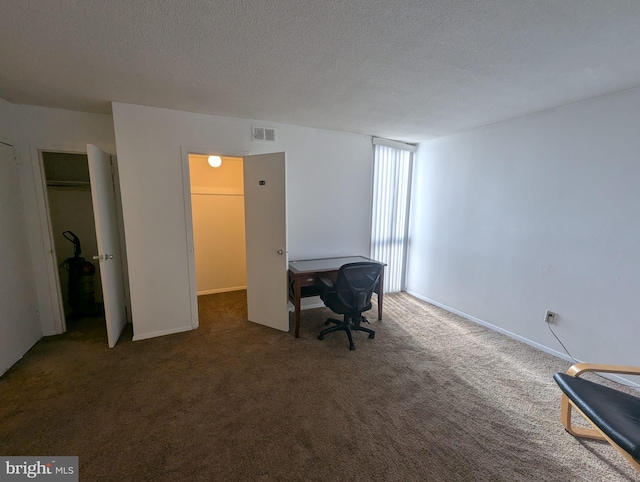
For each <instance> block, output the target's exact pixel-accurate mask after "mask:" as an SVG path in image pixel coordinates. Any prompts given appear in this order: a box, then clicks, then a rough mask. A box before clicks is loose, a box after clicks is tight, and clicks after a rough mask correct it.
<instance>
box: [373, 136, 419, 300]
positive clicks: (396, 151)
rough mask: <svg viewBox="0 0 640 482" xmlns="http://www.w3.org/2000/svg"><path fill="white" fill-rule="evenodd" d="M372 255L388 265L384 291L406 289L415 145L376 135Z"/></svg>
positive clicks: (374, 141) (374, 140)
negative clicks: (405, 275)
mask: <svg viewBox="0 0 640 482" xmlns="http://www.w3.org/2000/svg"><path fill="white" fill-rule="evenodd" d="M373 143H374V175H373V209H372V222H371V254H370V256H371V258H373V259H375V260H378V261H381V262H383V263H386V264H387V267H386V268H385V277H384V278H385V280H384V291H385V292H393V291H402V290H403V289H404V274H405V266H406V261H407V238H408V230H409V223H408V218H409V201H410V191H411V170H412V162H413V153H414V152H415V146H412V145H410V144H403V143H401V142H395V141H389V140H386V139H379V138H374V139H373Z"/></svg>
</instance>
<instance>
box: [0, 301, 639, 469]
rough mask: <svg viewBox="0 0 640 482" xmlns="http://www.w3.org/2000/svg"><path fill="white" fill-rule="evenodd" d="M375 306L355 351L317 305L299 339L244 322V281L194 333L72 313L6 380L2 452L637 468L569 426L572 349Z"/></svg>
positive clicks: (254, 464)
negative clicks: (147, 329) (134, 334)
mask: <svg viewBox="0 0 640 482" xmlns="http://www.w3.org/2000/svg"><path fill="white" fill-rule="evenodd" d="M384 308H385V313H384V315H385V316H384V320H383V321H382V322H378V321H372V328H374V329H375V330H376V337H375V339H373V340H371V339H369V338H368V337H367V335H366V334H364V333H356V334H355V335H354V342H355V345H356V350H354V351H350V350H349V349H348V343H347V339H346V336H345V334H344V333H340V332H339V333H333V334H330V335H327V336H326V337H325V339H324V340H323V341H319V340H317V338H316V337H317V334H318V333H319V332H320V330H321V329H322V328H324V325H323V322H324V320H325V318H326V317H327V316H330V315H331V312H330V311H329V310H327V309H326V308H318V309H313V310H307V311H304V312H303V313H302V326H301V336H300V338H299V339H295V338H294V337H293V335H292V333H293V330H291V331H290V333H283V332H279V331H276V330H273V329H270V328H266V327H263V326H260V325H256V324H253V323H251V322H249V321H247V318H246V316H247V315H246V293H245V292H242V291H241V292H233V293H224V294H218V295H209V296H204V297H200V298H199V314H200V328H198V329H197V330H194V331H190V332H186V333H180V334H175V335H170V336H164V337H160V338H154V339H150V340H144V341H138V342H132V341H130V340H131V331H130V328H129V329H128V331H125V333H124V334H123V336H122V338H121V340H120V342H119V343H118V345H117V346H116V347H115V348H113V349H109V348H108V347H107V342H106V334H105V328H104V320H100V319H85V320H82V321H81V322H80V323H78V324H77V326H76V327H75V328H74V329H71V330H69V331H68V332H67V333H65V334H63V335H59V336H54V337H47V338H44V339H43V340H41V341H40V342H39V343H38V344H37V345H36V346H35V347H34V348H33V349H32V350H31V351H30V352H29V353H28V354H27V355H26V356H25V357H24V358H23V359H22V360H21V361H19V362H18V363H17V364H16V365H15V366H14V367H13V368H11V369H10V370H9V371H8V372H7V373H5V375H4V376H3V377H2V378H0V454H2V455H41V456H45V455H46V456H51V455H58V456H61V455H77V456H79V458H80V480H90V481H101V480H105V481H112V480H113V481H124V480H131V481H144V480H153V481H156V480H160V481H164V480H188V481H197V480H203V481H217V480H220V481H234V480H238V481H245V480H247V481H256V480H304V481H307V480H308V481H313V480H319V481H320V480H322V481H335V480H345V481H346V480H349V481H351V480H355V481H372V480H380V481H471V480H481V481H484V480H486V481H518V480H523V481H525V480H526V481H581V480H584V481H617V480H635V479H634V478H637V477H638V474H637V473H636V472H635V470H634V469H633V468H631V467H630V466H628V465H627V464H626V462H625V461H624V460H623V459H622V457H621V456H620V455H618V454H617V453H616V452H615V451H614V450H613V449H612V448H611V447H610V446H609V445H608V444H606V443H602V442H598V441H584V440H577V439H574V438H573V437H571V436H570V435H569V434H568V433H566V432H565V431H564V428H563V427H562V425H561V423H560V421H559V401H560V390H559V389H558V388H557V386H556V385H555V382H554V381H553V379H552V375H553V374H554V373H555V372H557V371H564V370H566V369H567V368H568V366H569V364H568V363H567V362H565V361H563V360H560V359H557V358H555V357H553V356H551V355H548V354H546V353H543V352H540V351H537V350H535V349H533V348H531V347H529V346H527V345H525V344H523V343H520V342H518V341H515V340H512V339H509V338H507V337H505V336H503V335H501V334H498V333H495V332H493V331H491V330H488V329H486V328H484V327H482V326H479V325H476V324H474V323H471V322H469V321H467V320H464V319H462V318H460V317H458V316H456V315H453V314H451V313H448V312H447V311H444V310H442V309H439V308H436V307H433V306H431V305H429V304H427V303H424V302H421V301H419V300H416V299H415V298H413V297H411V296H409V295H407V294H389V295H386V296H385V307H384ZM374 310H375V306H374ZM369 318H370V319H371V320H375V319H376V316H375V315H374V314H373V311H372V312H371V314H370V316H369ZM290 324H291V325H293V314H291V315H290ZM590 361H594V362H599V360H590Z"/></svg>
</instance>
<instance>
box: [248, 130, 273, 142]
mask: <svg viewBox="0 0 640 482" xmlns="http://www.w3.org/2000/svg"><path fill="white" fill-rule="evenodd" d="M251 141H253V142H269V143H273V144H275V142H276V130H275V129H274V128H273V127H264V126H251Z"/></svg>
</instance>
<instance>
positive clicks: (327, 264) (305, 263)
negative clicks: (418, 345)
mask: <svg viewBox="0 0 640 482" xmlns="http://www.w3.org/2000/svg"><path fill="white" fill-rule="evenodd" d="M367 261H373V262H375V263H379V261H376V260H374V259H369V258H365V257H364V256H347V257H343V258H322V259H305V260H300V261H291V262H289V272H288V273H289V301H291V302H292V303H293V306H294V307H295V310H296V338H298V337H299V336H300V300H301V299H302V298H308V297H310V296H319V295H320V292H321V291H322V290H321V288H320V277H324V278H327V279H330V280H331V281H334V282H335V280H336V278H337V277H338V271H339V270H340V266H342V265H343V264H347V263H362V262H367ZM381 264H382V266H383V268H382V272H381V273H380V281H379V282H378V286H377V287H376V288H375V289H374V292H375V293H377V295H378V320H381V319H382V293H383V287H384V266H386V264H385V263H381Z"/></svg>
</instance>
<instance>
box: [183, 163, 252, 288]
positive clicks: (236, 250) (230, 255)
mask: <svg viewBox="0 0 640 482" xmlns="http://www.w3.org/2000/svg"><path fill="white" fill-rule="evenodd" d="M210 157H212V158H213V159H211V160H210ZM188 159H189V183H190V193H191V216H192V224H193V247H194V256H195V275H196V276H195V278H196V291H197V295H198V297H200V296H205V295H211V294H215V293H223V292H229V291H239V290H246V288H247V262H246V249H245V213H244V179H243V159H242V158H241V157H226V156H208V155H202V154H189V155H188Z"/></svg>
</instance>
